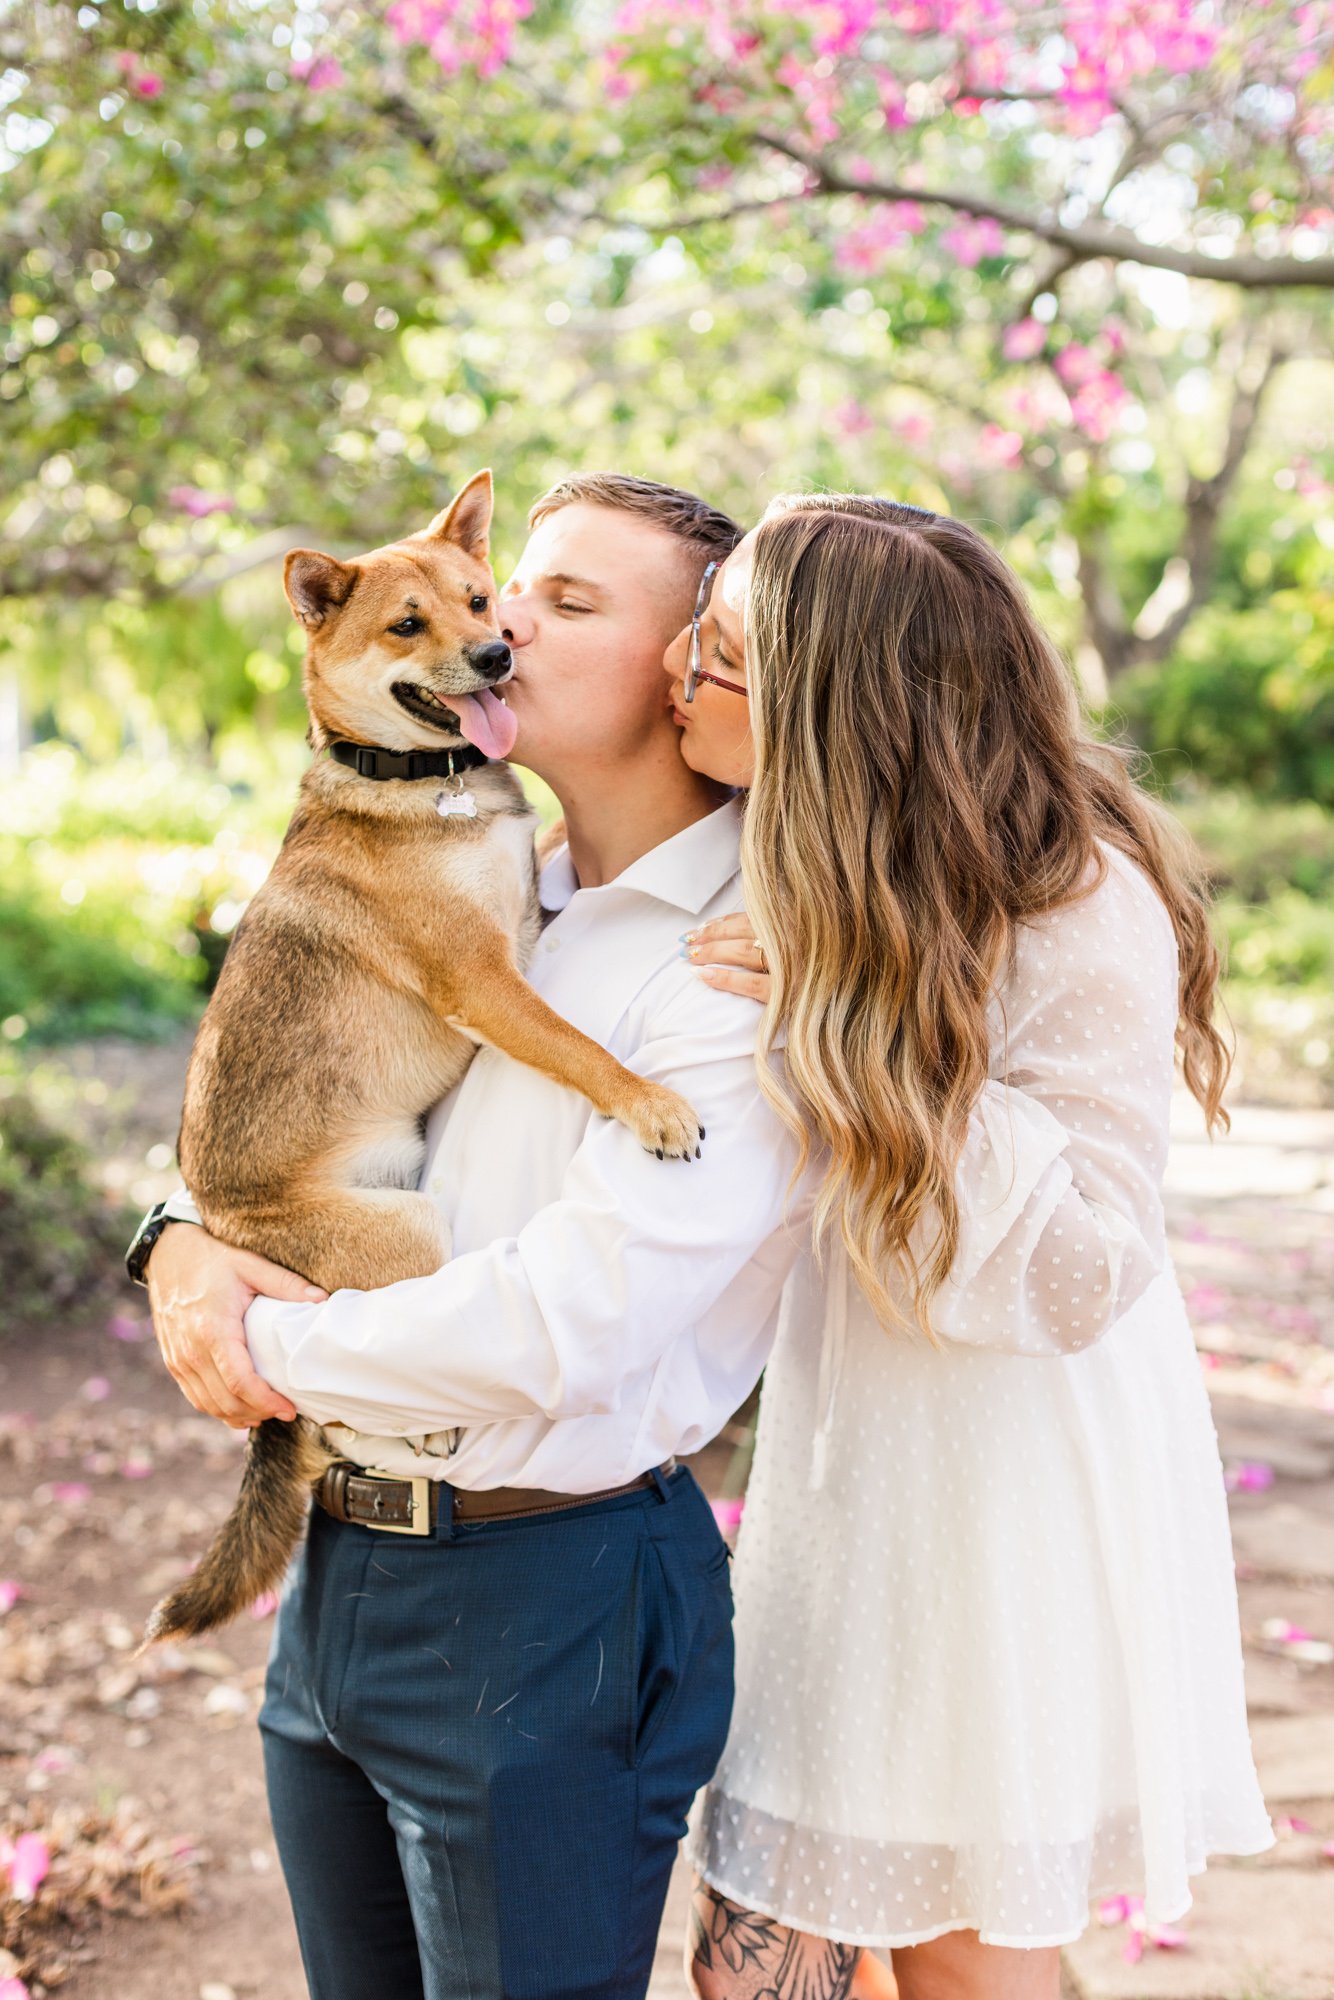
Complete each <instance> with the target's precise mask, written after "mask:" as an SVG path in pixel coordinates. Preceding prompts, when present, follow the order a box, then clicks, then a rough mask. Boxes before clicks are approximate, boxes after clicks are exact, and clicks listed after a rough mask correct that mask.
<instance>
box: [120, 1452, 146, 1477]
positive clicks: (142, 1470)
mask: <svg viewBox="0 0 1334 2000" xmlns="http://www.w3.org/2000/svg"><path fill="white" fill-rule="evenodd" d="M152 1472H153V1461H152V1459H151V1458H150V1457H149V1456H148V1454H147V1452H142V1451H132V1452H130V1453H129V1454H128V1456H127V1457H125V1458H123V1459H122V1460H121V1467H120V1476H121V1478H122V1479H148V1478H151V1476H152Z"/></svg>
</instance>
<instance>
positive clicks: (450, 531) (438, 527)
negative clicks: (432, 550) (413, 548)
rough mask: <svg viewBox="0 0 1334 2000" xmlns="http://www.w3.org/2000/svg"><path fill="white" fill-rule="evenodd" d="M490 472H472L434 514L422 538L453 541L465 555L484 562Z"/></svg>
mask: <svg viewBox="0 0 1334 2000" xmlns="http://www.w3.org/2000/svg"><path fill="white" fill-rule="evenodd" d="M494 498H495V496H494V493H493V491H492V486H491V473H490V469H489V468H488V469H487V470H486V471H485V472H474V474H473V476H472V478H471V479H470V480H469V481H468V483H467V485H466V486H464V487H461V488H460V490H459V491H458V492H457V493H456V494H455V495H454V498H453V499H452V500H451V501H450V503H449V505H448V507H446V508H445V509H444V510H443V511H442V512H441V513H439V514H437V515H436V517H435V519H434V520H433V521H432V523H431V525H430V527H429V528H427V530H426V532H425V534H424V535H423V537H422V539H423V540H424V541H428V542H453V543H454V545H455V547H456V548H460V549H462V550H463V552H464V554H465V555H469V556H476V558H477V560H478V562H485V561H486V560H487V556H488V553H489V537H490V533H491V509H492V506H493V504H494Z"/></svg>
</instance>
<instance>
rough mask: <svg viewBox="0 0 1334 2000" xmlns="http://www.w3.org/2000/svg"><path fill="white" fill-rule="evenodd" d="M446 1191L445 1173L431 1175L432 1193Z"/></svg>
mask: <svg viewBox="0 0 1334 2000" xmlns="http://www.w3.org/2000/svg"><path fill="white" fill-rule="evenodd" d="M444 1191H445V1177H444V1175H443V1174H432V1175H431V1193H432V1194H443V1193H444Z"/></svg>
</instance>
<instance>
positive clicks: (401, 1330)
mask: <svg viewBox="0 0 1334 2000" xmlns="http://www.w3.org/2000/svg"><path fill="white" fill-rule="evenodd" d="M755 1021H756V1016H755V1012H754V1009H753V1007H752V1006H750V1005H749V1004H747V1003H745V1002H742V1001H738V1000H737V999H735V998H734V997H732V996H729V995H720V994H716V993H711V992H709V990H708V989H707V987H705V986H704V985H703V984H702V983H701V982H697V981H694V980H691V981H690V982H689V984H688V985H687V986H683V988H682V990H681V991H680V993H679V994H678V995H676V996H674V998H673V1000H672V1002H671V1003H670V1005H669V1006H668V1007H667V1008H665V1009H664V1010H663V1012H662V1014H661V1015H660V1016H659V1019H658V1020H657V1022H656V1023H655V1025H654V1028H653V1031H652V1039H651V1040H649V1041H647V1042H646V1043H645V1045H644V1046H643V1047H642V1048H641V1049H639V1050H638V1051H637V1053H636V1054H634V1055H633V1056H631V1057H630V1059H629V1066H630V1067H631V1068H632V1069H635V1070H636V1071H638V1072H639V1073H640V1074H642V1075H645V1076H650V1077H653V1078H654V1079H655V1080H657V1081H661V1082H664V1083H667V1084H670V1085H671V1087H672V1088H673V1089H676V1090H679V1091H680V1092H682V1094H683V1095H684V1096H686V1097H687V1098H689V1100H690V1101H691V1103H692V1104H693V1105H694V1107H695V1109H696V1110H697V1112H698V1113H699V1115H700V1119H701V1122H702V1123H703V1125H704V1127H705V1130H706V1132H707V1135H708V1136H707V1139H706V1141H705V1145H704V1148H703V1158H702V1159H701V1160H699V1161H691V1162H690V1163H688V1164H687V1163H685V1162H663V1161H659V1160H656V1159H653V1158H651V1157H650V1156H649V1155H647V1154H645V1153H644V1151H643V1150H642V1149H641V1147H640V1146H639V1145H638V1143H637V1141H636V1140H635V1139H634V1138H633V1137H632V1136H631V1135H630V1134H629V1133H628V1132H626V1131H625V1129H624V1128H623V1127H622V1126H620V1125H619V1124H616V1123H613V1122H611V1121H608V1120H604V1119H596V1118H595V1119H594V1120H593V1121H592V1123H591V1125H590V1127H589V1129H588V1132H587V1134H586V1136H585V1139H584V1141H583V1143H582V1145H581V1146H580V1148H579V1151H578V1152H577V1154H576V1155H575V1157H574V1159H573V1161H572V1162H571V1164H570V1167H569V1169H568V1171H567V1173H566V1175H565V1178H564V1184H563V1187H562V1190H561V1194H560V1198H559V1199H558V1200H557V1201H555V1202H552V1203H551V1204H549V1205H548V1206H547V1207H546V1208H543V1209H541V1210H540V1211H539V1212H538V1213H537V1214H536V1215H535V1216H534V1217H533V1219H532V1220H531V1222H529V1223H528V1224H527V1225H526V1227H525V1228H524V1229H523V1230H521V1231H520V1233H519V1234H518V1235H517V1236H515V1237H509V1238H504V1239H501V1240H498V1241H497V1242H495V1243H492V1244H491V1245H489V1246H488V1247H487V1248H486V1249H484V1250H478V1251H473V1252H470V1253H469V1254H467V1255H464V1256H461V1257H457V1258H455V1259H454V1260H453V1261H452V1262H451V1263H449V1264H447V1265H445V1266H444V1267H443V1268H442V1269H441V1270H439V1271H437V1272H435V1273H433V1274H432V1275H431V1276H430V1277H427V1278H414V1279H408V1280H405V1281H404V1282H402V1283H400V1284H396V1285H390V1286H386V1287H385V1288H384V1289H383V1290H380V1291H376V1292H351V1291H345V1292H336V1293H334V1295H333V1296H332V1297H331V1298H330V1299H329V1300H328V1302H327V1303H326V1304H324V1305H322V1306H318V1307H308V1306H301V1305H295V1304H281V1303H272V1302H270V1301H269V1300H267V1299H264V1298H261V1299H260V1300H258V1301H257V1302H256V1303H255V1305H254V1306H253V1307H252V1308H251V1310H250V1313H249V1315H248V1318H247V1332H248V1334H249V1337H250V1347H251V1354H252V1356H253V1359H254V1362H255V1365H256V1367H257V1368H258V1370H259V1372H260V1374H261V1375H262V1376H264V1377H265V1379H266V1380H267V1381H268V1382H269V1383H270V1384H271V1385H272V1387H273V1388H274V1389H276V1390H278V1391H279V1392H281V1393H285V1394H287V1395H288V1396H289V1397H290V1398H291V1400H292V1402H293V1403H294V1404H295V1405H296V1407H297V1408H298V1409H299V1410H301V1411H302V1412H303V1413H304V1414H306V1415H308V1416H311V1417H314V1418H316V1419H318V1420H319V1421H322V1422H340V1423H345V1424H349V1425H351V1426H352V1427H353V1428H354V1429H358V1430H364V1431H368V1432H372V1433H374V1434H376V1435H378V1436H413V1435H416V1434H420V1433H422V1432H429V1431H433V1430H444V1429H449V1428H452V1427H454V1426H457V1425H468V1424H475V1423H484V1422H488V1421H493V1420H496V1419H502V1420H503V1419H505V1418H512V1417H522V1416H530V1415H532V1414H533V1413H534V1412H539V1413H542V1414H544V1415H547V1416H549V1417H564V1416H571V1415H575V1414H578V1413H583V1412H590V1411H598V1410H606V1409H611V1408H614V1407H615V1406H616V1403H617V1401H618V1399H619V1396H620V1394H621V1391H622V1388H623V1385H624V1384H625V1383H626V1382H627V1381H629V1380H630V1379H632V1378H633V1377H635V1376H636V1375H639V1374H641V1373H642V1372H643V1371H645V1370H646V1369H648V1368H651V1367H652V1366H653V1364H654V1363H655V1362H656V1361H657V1359H658V1358H659V1357H660V1356H661V1354H662V1353H663V1352H664V1351H665V1350H666V1349H667V1347H668V1346H669V1345H670V1344H671V1342H672V1340H673V1339H674V1338H675V1337H676V1336H677V1335H678V1334H679V1333H681V1332H682V1331H683V1330H685V1329H687V1328H689V1327H691V1326H692V1325H693V1324H694V1323H695V1322H696V1321H697V1320H698V1319H699V1318H700V1316H701V1315H702V1314H703V1313H704V1312H705V1311H707V1310H708V1308H709V1307H710V1306H712V1305H713V1304H715V1303H716V1301H717V1300H718V1298H719V1297H720V1296H721V1294H722V1293H723V1292H724V1291H725V1290H726V1288H727V1286H728V1285H729V1284H730V1283H731V1282H732V1280H733V1279H734V1278H735V1277H736V1276H737V1274H738V1273H739V1272H740V1271H741V1270H742V1268H743V1267H744V1266H745V1265H746V1263H747V1262H748V1261H749V1260H750V1258H751V1257H752V1256H753V1255H754V1253H755V1252H756V1251H757V1250H758V1249H759V1247H760V1246H761V1245H762V1244H763V1243H764V1242H765V1241H766V1240H767V1239H768V1238H769V1237H770V1236H772V1235H773V1233H774V1232H775V1230H776V1229H778V1228H779V1226H780V1224H781V1222H782V1220H783V1214H784V1208H785V1202H786V1195H787V1187H788V1182H789V1178H790V1174H791V1169H792V1164H793V1158H794V1154H793V1148H792V1144H791V1142H790V1140H789V1138H788V1137H787V1135H786V1134H785V1133H784V1131H783V1129H782V1126H781V1124H780V1121H779V1120H778V1118H777V1116H776V1115H775V1113H774V1112H773V1111H772V1110H771V1108H770V1107H769V1106H768V1104H767V1103H766V1102H765V1101H764V1099H763V1098H762V1097H761V1095H760V1091H759V1087H758V1084H757V1082H756V1078H755V1066H754V1053H753V1041H754V1031H755ZM512 1140H513V1143H516V1144H522V1143H523V1139H522V1134H514V1135H512ZM799 1238H800V1230H799V1228H797V1227H796V1226H794V1228H793V1231H792V1247H793V1254H794V1255H795V1252H796V1249H797V1247H798V1243H799Z"/></svg>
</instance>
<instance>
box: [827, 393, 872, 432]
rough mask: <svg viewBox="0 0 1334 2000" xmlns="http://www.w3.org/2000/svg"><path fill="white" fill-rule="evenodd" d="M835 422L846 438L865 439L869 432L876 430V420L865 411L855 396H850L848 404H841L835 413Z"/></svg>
mask: <svg viewBox="0 0 1334 2000" xmlns="http://www.w3.org/2000/svg"><path fill="white" fill-rule="evenodd" d="M834 422H835V423H836V424H837V425H838V427H839V429H840V430H841V431H842V433H843V435H844V437H864V436H865V434H866V432H867V431H873V430H874V429H875V418H874V417H873V416H872V415H871V414H870V412H869V411H868V410H864V409H863V408H862V406H861V404H860V403H859V402H858V401H857V399H856V397H855V396H849V398H848V400H847V402H846V403H840V404H839V406H838V408H837V409H836V410H835V411H834Z"/></svg>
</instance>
